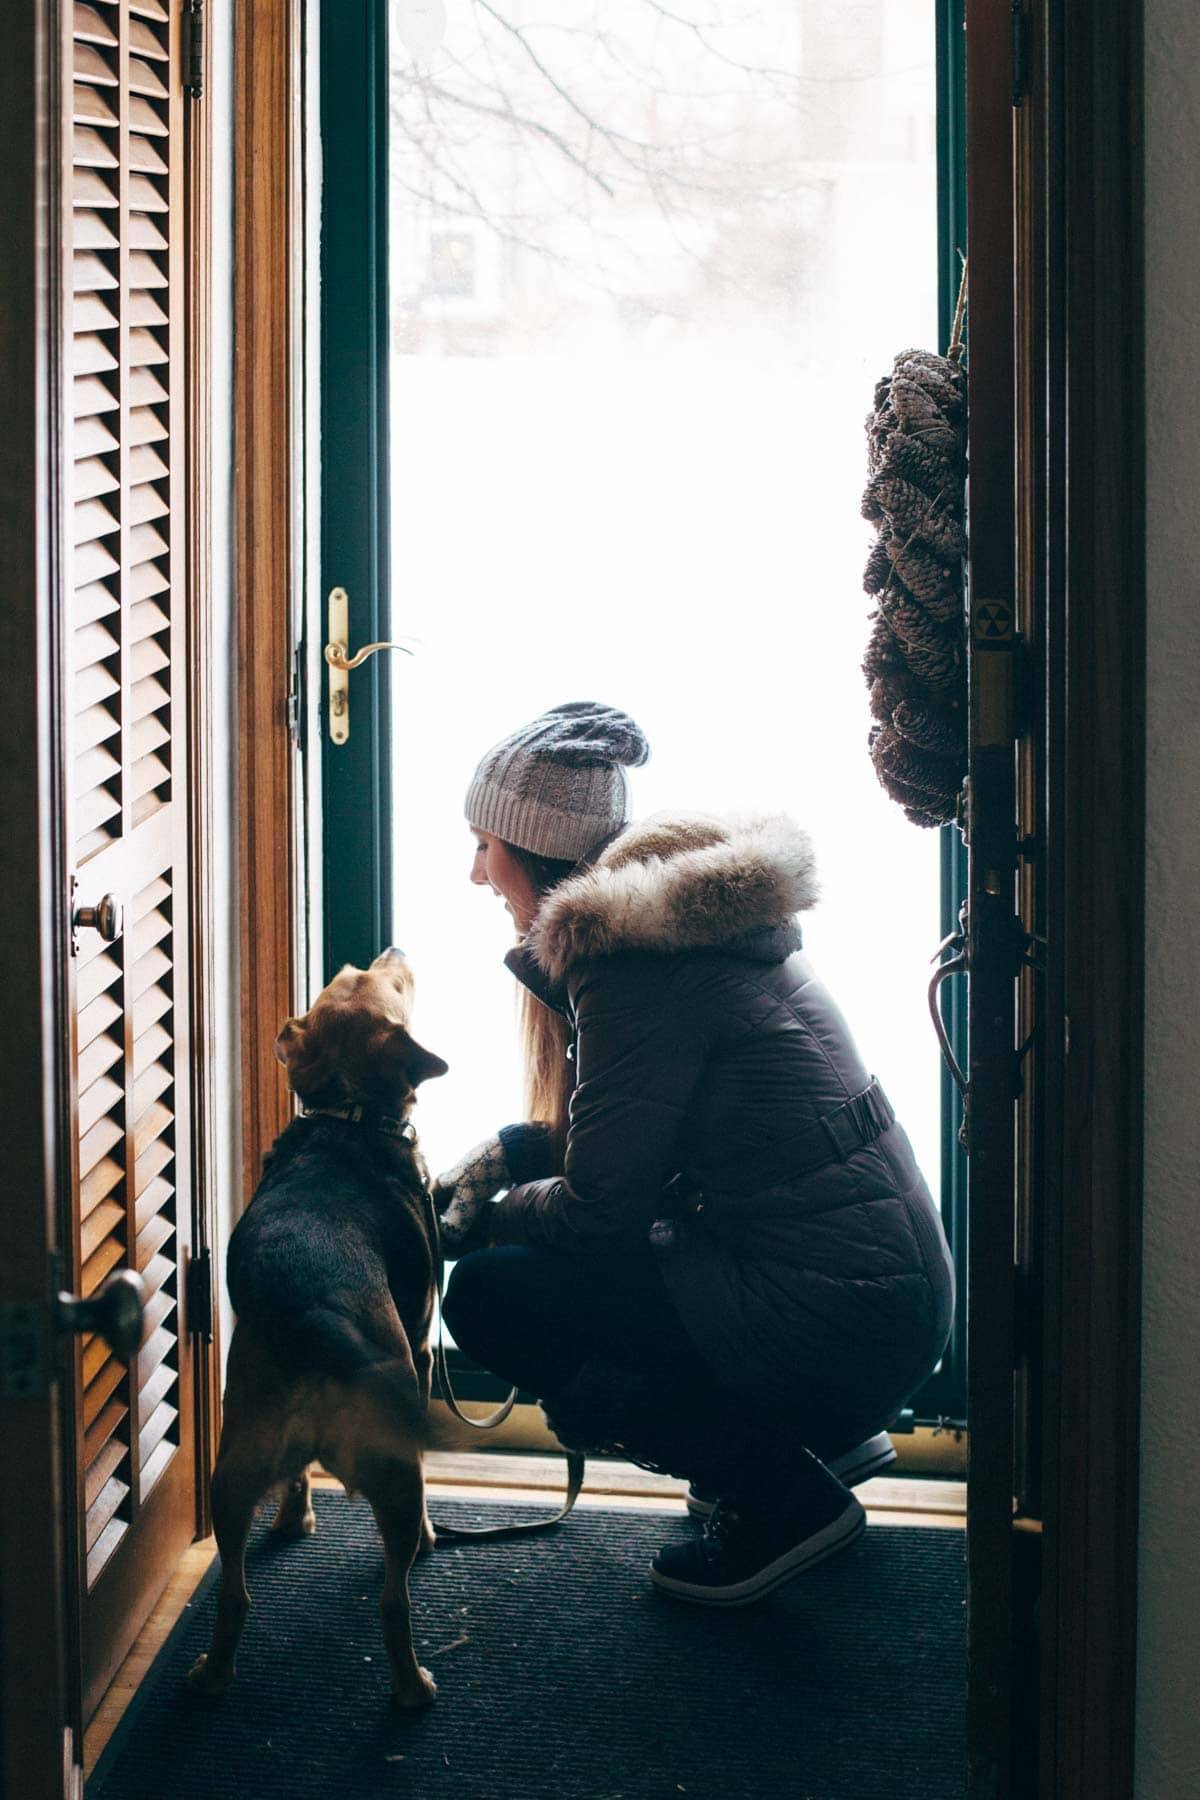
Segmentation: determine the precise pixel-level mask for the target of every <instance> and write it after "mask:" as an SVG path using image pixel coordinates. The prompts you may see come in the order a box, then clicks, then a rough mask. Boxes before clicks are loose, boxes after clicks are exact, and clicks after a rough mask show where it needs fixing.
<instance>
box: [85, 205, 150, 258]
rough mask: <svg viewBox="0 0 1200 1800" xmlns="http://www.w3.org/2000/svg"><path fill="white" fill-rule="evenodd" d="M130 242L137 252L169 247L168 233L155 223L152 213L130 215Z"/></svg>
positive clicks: (132, 213)
mask: <svg viewBox="0 0 1200 1800" xmlns="http://www.w3.org/2000/svg"><path fill="white" fill-rule="evenodd" d="M129 242H130V244H131V246H132V247H133V249H135V250H165V249H166V247H167V238H166V233H165V232H164V231H163V230H162V228H161V226H158V225H156V224H155V223H154V219H153V217H152V216H151V214H150V213H143V212H131V213H130V215H129ZM89 248H95V246H89Z"/></svg>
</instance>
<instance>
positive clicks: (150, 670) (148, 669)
mask: <svg viewBox="0 0 1200 1800" xmlns="http://www.w3.org/2000/svg"><path fill="white" fill-rule="evenodd" d="M170 660H171V659H170V657H169V656H168V655H167V653H166V651H165V650H164V649H163V647H162V645H161V644H160V643H159V641H158V639H157V638H152V637H151V638H143V639H142V641H141V643H140V644H134V645H132V646H131V648H130V653H129V661H130V665H131V668H132V673H133V679H134V681H141V680H143V679H144V678H145V677H146V676H148V675H157V674H158V672H159V671H160V670H161V669H166V668H169V667H170Z"/></svg>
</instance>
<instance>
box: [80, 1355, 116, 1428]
mask: <svg viewBox="0 0 1200 1800" xmlns="http://www.w3.org/2000/svg"><path fill="white" fill-rule="evenodd" d="M124 1373H125V1371H124V1369H123V1368H122V1366H121V1364H120V1363H119V1362H118V1361H117V1359H116V1357H115V1356H112V1355H110V1356H109V1358H108V1361H107V1362H106V1363H105V1364H104V1367H103V1368H102V1369H101V1371H100V1373H99V1375H97V1377H96V1379H95V1381H93V1382H91V1383H90V1384H89V1385H88V1387H87V1389H86V1391H85V1393H84V1396H83V1424H84V1430H85V1431H86V1430H87V1429H88V1428H89V1427H90V1426H92V1425H94V1424H95V1422H96V1421H97V1419H98V1418H99V1417H100V1414H101V1412H102V1411H103V1409H104V1405H105V1402H106V1401H107V1400H108V1399H109V1398H110V1396H111V1395H112V1394H113V1393H114V1392H115V1391H116V1389H117V1388H118V1387H119V1386H120V1384H121V1377H122V1375H123V1374H124ZM121 1410H122V1411H124V1410H125V1409H124V1407H122V1409H121Z"/></svg>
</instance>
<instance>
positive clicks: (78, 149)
mask: <svg viewBox="0 0 1200 1800" xmlns="http://www.w3.org/2000/svg"><path fill="white" fill-rule="evenodd" d="M72 145H73V150H72V155H73V160H74V163H75V167H76V168H77V169H115V168H117V167H118V162H117V153H116V151H115V150H114V149H113V147H112V145H111V144H110V143H109V141H108V139H107V138H106V137H105V136H104V134H103V132H100V131H93V129H92V127H91V126H90V125H76V126H75V127H74V131H73V138H72Z"/></svg>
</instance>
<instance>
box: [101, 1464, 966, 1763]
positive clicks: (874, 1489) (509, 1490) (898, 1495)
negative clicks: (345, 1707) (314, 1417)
mask: <svg viewBox="0 0 1200 1800" xmlns="http://www.w3.org/2000/svg"><path fill="white" fill-rule="evenodd" d="M564 1466H565V1465H564V1463H563V1460H562V1458H561V1457H555V1456H534V1455H529V1454H525V1453H522V1452H512V1453H504V1452H497V1451H485V1452H477V1453H471V1452H455V1451H445V1450H435V1451H430V1452H429V1453H428V1454H427V1456H426V1458H425V1471H426V1477H427V1481H428V1485H429V1496H430V1501H431V1511H432V1512H433V1513H434V1514H435V1515H436V1513H437V1502H438V1500H439V1499H464V1500H479V1499H482V1498H483V1497H484V1490H487V1495H486V1497H487V1498H488V1499H489V1500H513V1501H523V1502H525V1503H528V1502H529V1501H531V1500H537V1501H539V1502H544V1504H545V1505H546V1507H547V1510H552V1509H553V1506H554V1503H555V1502H556V1501H557V1500H558V1499H559V1498H560V1496H561V1493H562V1488H563V1470H564ZM341 1485H342V1484H341V1482H340V1481H338V1480H337V1479H336V1478H335V1477H334V1476H332V1475H323V1474H315V1475H314V1477H313V1486H314V1487H317V1488H332V1489H339V1490H340V1488H341ZM686 1487H687V1483H686V1482H683V1481H677V1480H675V1479H674V1477H673V1476H669V1475H652V1474H650V1473H648V1472H647V1471H646V1470H645V1469H638V1468H635V1467H634V1466H633V1464H632V1463H622V1462H610V1461H600V1460H595V1461H593V1462H590V1463H589V1464H588V1479H587V1486H586V1488H585V1489H584V1492H583V1493H582V1494H581V1495H580V1497H579V1505H580V1506H581V1507H589V1506H594V1507H609V1508H611V1507H618V1508H622V1509H624V1508H628V1510H629V1511H630V1512H646V1511H655V1512H657V1511H662V1512H663V1513H669V1514H673V1515H675V1516H676V1517H678V1515H679V1514H680V1512H681V1509H682V1505H683V1496H684V1493H685V1491H686ZM856 1492H857V1494H858V1497H859V1499H860V1500H861V1501H862V1503H863V1505H864V1506H865V1507H866V1509H867V1514H868V1517H869V1518H870V1520H871V1521H872V1523H874V1524H876V1525H932V1526H940V1527H944V1528H947V1529H950V1530H958V1531H961V1530H962V1529H963V1528H964V1526H965V1524H966V1507H967V1490H966V1484H965V1483H964V1482H961V1481H921V1480H913V1479H911V1478H908V1477H903V1476H900V1477H897V1476H887V1475H881V1476H877V1477H876V1478H875V1479H874V1480H873V1481H865V1482H863V1484H862V1486H861V1487H859V1488H858V1489H857V1490H856ZM216 1553H217V1547H216V1542H215V1540H214V1539H213V1538H211V1537H206V1538H201V1539H200V1540H199V1542H197V1543H195V1544H193V1545H192V1546H191V1548H190V1549H188V1550H187V1551H186V1552H185V1553H184V1555H183V1556H182V1557H181V1558H180V1560H179V1563H178V1565H177V1566H176V1569H175V1573H174V1574H173V1575H172V1577H171V1579H170V1581H169V1582H168V1583H167V1586H166V1588H165V1590H164V1592H163V1595H162V1598H161V1599H160V1600H159V1602H158V1605H157V1606H156V1607H155V1608H154V1611H153V1612H152V1613H151V1615H150V1617H149V1618H148V1619H147V1621H146V1624H145V1625H144V1626H143V1628H142V1631H141V1633H140V1634H139V1636H138V1638H137V1640H136V1642H135V1643H134V1646H133V1648H132V1649H131V1650H130V1652H129V1654H128V1656H127V1657H126V1658H125V1661H124V1662H123V1663H122V1664H121V1666H120V1668H119V1669H118V1671H117V1673H116V1675H115V1677H114V1678H113V1682H112V1685H111V1687H110V1688H109V1689H108V1692H107V1693H106V1694H105V1696H104V1699H103V1700H102V1701H101V1702H100V1705H99V1707H98V1708H97V1711H96V1714H95V1716H94V1718H93V1719H92V1722H91V1724H90V1725H89V1726H88V1728H87V1731H86V1732H85V1734H84V1745H83V1749H84V1775H85V1778H86V1777H88V1776H90V1775H91V1773H92V1771H93V1769H94V1768H95V1766H96V1763H97V1762H98V1760H99V1758H100V1754H101V1752H102V1751H103V1749H104V1747H105V1745H106V1744H107V1743H108V1740H109V1739H110V1738H111V1736H112V1734H113V1732H114V1731H115V1730H116V1728H117V1725H118V1723H119V1722H120V1719H121V1717H122V1715H123V1714H124V1711H125V1708H126V1707H127V1706H128V1705H129V1702H130V1701H131V1700H132V1699H133V1696H134V1694H135V1693H136V1692H137V1689H138V1686H139V1685H140V1683H141V1682H142V1680H143V1679H144V1678H145V1676H146V1675H147V1674H148V1673H149V1670H150V1667H151V1664H152V1663H153V1661H154V1659H155V1657H156V1656H157V1655H158V1653H159V1651H160V1650H161V1649H162V1647H163V1645H164V1644H165V1643H166V1641H167V1639H168V1637H169V1636H170V1634H171V1631H172V1629H173V1628H174V1626H175V1623H176V1621H177V1620H178V1619H179V1617H180V1615H181V1614H182V1612H183V1610H184V1608H185V1607H186V1606H187V1605H188V1603H189V1601H190V1600H191V1598H192V1596H193V1594H194V1593H195V1591H196V1589H197V1587H198V1586H199V1585H200V1582H201V1581H202V1579H203V1577H204V1575H205V1573H206V1572H207V1570H208V1567H209V1565H210V1563H211V1562H212V1560H213V1558H214V1557H215V1555H216Z"/></svg>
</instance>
